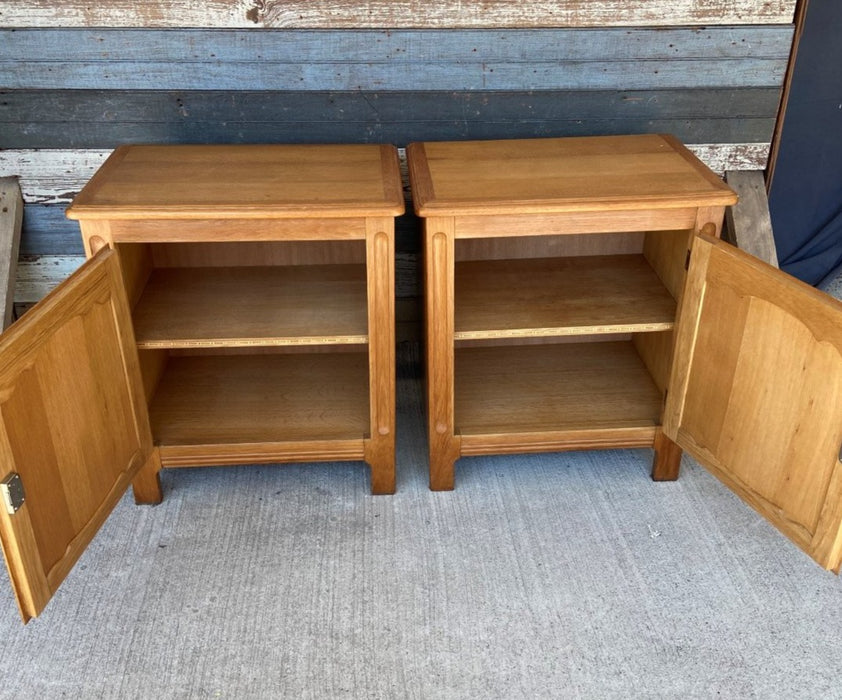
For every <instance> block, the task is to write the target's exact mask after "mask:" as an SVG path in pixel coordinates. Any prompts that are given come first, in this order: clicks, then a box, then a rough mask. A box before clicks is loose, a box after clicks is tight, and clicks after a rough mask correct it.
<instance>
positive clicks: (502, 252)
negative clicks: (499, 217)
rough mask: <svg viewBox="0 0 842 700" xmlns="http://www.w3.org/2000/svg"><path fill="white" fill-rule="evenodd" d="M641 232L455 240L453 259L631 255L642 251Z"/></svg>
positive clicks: (642, 236)
mask: <svg viewBox="0 0 842 700" xmlns="http://www.w3.org/2000/svg"><path fill="white" fill-rule="evenodd" d="M643 238H644V234H643V233H602V234H596V235H594V234H559V235H555V236H530V237H527V238H522V237H516V236H512V237H502V238H467V239H457V241H456V260H457V261H463V260H508V259H512V258H547V257H571V256H583V255H632V254H639V253H641V252H643Z"/></svg>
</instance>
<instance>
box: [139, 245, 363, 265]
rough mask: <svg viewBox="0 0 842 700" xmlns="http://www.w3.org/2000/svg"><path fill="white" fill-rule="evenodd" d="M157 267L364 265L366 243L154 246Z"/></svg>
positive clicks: (153, 252) (153, 254) (153, 255)
mask: <svg viewBox="0 0 842 700" xmlns="http://www.w3.org/2000/svg"><path fill="white" fill-rule="evenodd" d="M151 248H152V259H153V261H154V265H155V267H229V266H237V267H246V266H263V265H325V264H345V263H364V262H365V241H330V242H326V241H256V242H242V243H155V244H152V246H151Z"/></svg>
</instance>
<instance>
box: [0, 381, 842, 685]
mask: <svg viewBox="0 0 842 700" xmlns="http://www.w3.org/2000/svg"><path fill="white" fill-rule="evenodd" d="M399 394H400V399H399V403H400V407H399V425H398V429H399V445H400V447H399V462H398V463H399V481H398V488H399V491H398V493H397V495H395V496H392V497H383V496H379V497H372V496H370V495H369V493H368V478H367V473H366V469H365V468H364V466H363V465H361V464H320V465H309V466H301V467H299V466H282V467H240V468H214V469H199V470H170V471H165V472H164V485H165V501H164V503H163V504H162V505H160V506H157V507H154V508H149V507H137V506H135V505H133V503H132V502H131V498H130V497H129V496H127V497H126V498H124V499H123V501H122V502H121V503H120V505H119V507H118V508H117V510H116V511H115V513H114V514H113V516H112V517H111V518H110V520H109V521H108V523H107V524H106V526H105V528H104V529H103V531H102V532H101V534H100V535H99V536H98V537H97V539H96V540H95V541H94V543H93V545H92V546H91V547H90V549H89V551H88V552H87V553H86V554H85V556H84V557H83V559H82V561H81V562H80V565H79V566H78V567H77V569H76V570H74V572H73V573H71V575H70V576H69V578H68V579H67V581H66V582H65V584H64V586H63V587H62V588H61V590H60V592H59V593H58V595H57V596H56V597H55V599H54V600H53V601H52V603H51V604H50V605H49V607H48V608H47V610H46V611H45V613H44V614H43V615H42V617H40V618H39V619H38V620H35V621H33V622H32V623H31V624H30V625H28V626H27V627H23V626H21V624H20V621H19V618H18V615H17V609H16V607H15V604H14V602H13V600H12V597H11V593H10V590H9V587H8V580H7V579H6V577H5V573H4V574H3V578H2V579H0V634H2V640H3V644H2V647H0V697H2V698H15V699H19V698H64V697H67V698H507V699H509V698H662V697H664V698H674V697H689V698H709V697H723V698H754V697H756V698H831V697H842V680H840V678H842V583H840V581H839V579H838V578H837V577H836V576H834V575H832V574H830V573H827V572H825V571H823V570H821V569H819V568H818V567H817V566H816V565H814V564H813V563H812V562H811V561H810V560H809V559H808V558H807V557H806V556H805V555H804V554H802V553H801V552H800V551H799V550H797V549H796V548H795V547H794V546H793V545H791V544H790V543H789V542H788V541H786V540H785V539H783V538H782V537H781V536H779V535H778V534H777V533H776V532H775V531H774V530H773V529H772V528H771V527H770V526H769V525H767V524H766V522H765V521H764V520H763V519H761V518H760V517H759V516H757V515H755V514H754V512H753V511H751V510H749V508H748V507H746V506H744V505H743V504H742V503H741V502H740V501H739V500H738V499H737V498H736V497H734V496H732V495H731V494H730V492H728V491H727V490H725V489H724V488H723V487H722V486H720V484H719V483H718V482H717V481H716V480H715V479H713V478H712V477H711V476H709V475H708V474H707V473H706V472H705V471H704V470H702V469H700V468H699V467H698V466H697V465H695V464H693V463H690V462H689V461H688V460H686V459H685V464H684V466H683V472H682V475H681V479H680V480H679V481H678V482H675V483H668V484H656V483H653V482H652V481H650V479H649V476H648V471H649V462H650V459H651V455H650V453H649V452H648V451H646V450H638V451H635V450H631V451H614V452H599V453H597V452H591V453H576V454H556V455H531V456H516V457H491V458H473V459H465V460H462V461H460V462H459V463H458V470H457V489H456V491H454V492H452V493H431V492H430V491H428V490H427V476H426V447H425V441H424V433H423V422H422V417H421V416H422V414H421V397H420V386H419V384H418V382H417V381H416V380H414V379H412V378H406V377H404V378H402V379H401V380H400V386H399Z"/></svg>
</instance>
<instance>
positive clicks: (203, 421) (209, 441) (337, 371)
mask: <svg viewBox="0 0 842 700" xmlns="http://www.w3.org/2000/svg"><path fill="white" fill-rule="evenodd" d="M149 416H150V422H151V426H152V435H153V438H154V440H155V443H156V445H158V447H159V448H160V452H161V461H162V463H163V465H164V466H171V467H172V466H201V465H210V464H236V463H246V462H274V461H278V462H284V461H286V462H289V461H316V460H332V459H335V460H352V459H362V456H363V440H364V438H365V436H366V435H367V434H368V432H369V420H370V419H369V392H368V357H367V355H366V353H359V352H357V353H324V354H322V353H312V354H263V355H196V356H173V357H170V358H169V360H168V362H167V367H166V371H165V372H164V374H163V376H162V378H161V381H160V383H159V385H158V389H157V391H156V392H155V396H154V398H153V400H152V402H151V405H150V408H149Z"/></svg>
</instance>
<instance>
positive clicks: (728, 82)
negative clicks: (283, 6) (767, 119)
mask: <svg viewBox="0 0 842 700" xmlns="http://www.w3.org/2000/svg"><path fill="white" fill-rule="evenodd" d="M790 42H791V30H790V28H788V27H713V28H706V29H668V30H666V29H665V30H655V29H638V30H630V29H610V30H607V29H570V30H548V29H544V30H542V29H538V30H530V31H515V30H512V31H475V30H474V31H471V30H467V31H462V32H446V31H434V30H430V31H426V32H419V31H414V32H413V31H389V32H375V31H362V32H347V31H321V32H312V31H300V32H295V31H286V32H284V31H281V32H246V31H224V30H221V31H213V32H211V31H202V30H173V31H157V30H149V31H143V32H137V31H132V30H107V31H89V30H60V29H56V30H17V31H0V69H2V68H4V67H8V69H7V70H3V71H2V75H3V77H2V78H0V79H1V80H2V81H3V84H2V87H5V88H12V89H26V88H33V89H72V90H85V89H97V88H101V87H107V88H108V89H112V90H141V89H149V88H154V89H158V90H193V89H208V90H299V89H301V88H302V87H304V88H309V89H314V88H318V89H319V90H339V91H341V90H360V91H375V90H376V91H394V90H398V91H406V90H407V89H411V90H413V91H420V90H459V91H466V90H481V91H488V90H588V89H610V90H657V89H668V88H684V89H688V88H689V89H692V88H709V87H726V88H727V87H731V88H737V87H764V86H766V87H768V86H779V85H780V84H781V82H782V80H783V76H784V73H785V71H786V65H787V58H788V55H789V45H790Z"/></svg>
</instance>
